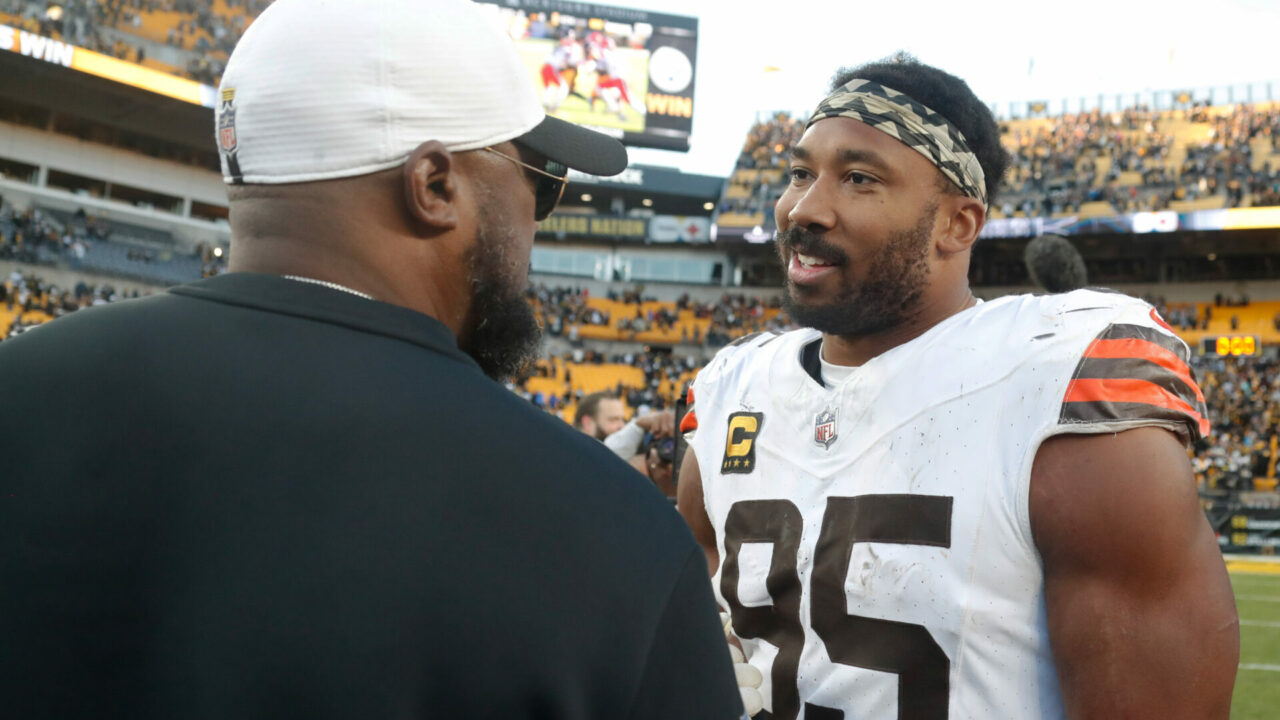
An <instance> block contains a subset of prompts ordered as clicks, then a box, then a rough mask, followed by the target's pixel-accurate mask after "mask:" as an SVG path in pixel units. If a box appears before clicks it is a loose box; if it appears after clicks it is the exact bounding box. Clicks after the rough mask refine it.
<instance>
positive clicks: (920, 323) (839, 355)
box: [822, 283, 978, 367]
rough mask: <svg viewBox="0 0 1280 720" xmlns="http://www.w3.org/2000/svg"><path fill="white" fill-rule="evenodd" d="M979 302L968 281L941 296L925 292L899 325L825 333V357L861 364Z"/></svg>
mask: <svg viewBox="0 0 1280 720" xmlns="http://www.w3.org/2000/svg"><path fill="white" fill-rule="evenodd" d="M976 304H978V300H977V298H975V297H974V296H973V292H972V291H970V289H969V285H968V283H964V284H961V285H958V286H957V287H956V288H955V289H954V290H949V291H948V292H946V293H945V294H943V295H941V296H935V297H930V296H927V295H926V296H925V297H924V298H922V299H921V302H920V305H919V306H918V307H917V308H916V312H915V313H914V314H913V315H911V317H910V318H909V319H908V320H907V321H906V322H903V323H901V324H899V325H897V326H895V327H892V328H890V329H888V330H885V331H883V332H879V333H873V334H870V335H856V336H845V335H831V334H829V333H823V334H822V359H823V360H826V361H827V362H829V363H831V364H832V365H846V366H853V367H856V366H859V365H863V364H865V363H866V362H867V361H869V360H871V359H873V358H875V357H877V356H879V355H881V354H883V353H886V352H888V351H890V350H892V349H894V348H896V347H898V346H899V345H903V344H906V343H908V342H911V341H912V340H915V339H916V338H918V337H920V336H921V335H923V334H925V333H926V332H928V331H929V329H930V328H932V327H933V326H935V325H937V324H938V323H940V322H942V321H943V320H946V319H947V318H949V317H951V316H952V315H955V314H956V313H959V312H962V311H964V310H967V309H969V308H971V307H973V306H974V305H976Z"/></svg>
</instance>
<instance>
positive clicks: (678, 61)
mask: <svg viewBox="0 0 1280 720" xmlns="http://www.w3.org/2000/svg"><path fill="white" fill-rule="evenodd" d="M649 81H650V82H652V83H653V84H654V87H657V88H658V89H659V90H661V91H662V92H665V93H672V94H675V93H678V92H683V91H684V89H685V88H687V87H689V83H691V82H693V63H692V62H690V61H689V56H688V55H685V54H684V53H682V52H680V51H679V50H677V49H675V48H673V47H670V46H664V47H660V48H658V49H657V50H654V51H653V56H652V57H650V58H649Z"/></svg>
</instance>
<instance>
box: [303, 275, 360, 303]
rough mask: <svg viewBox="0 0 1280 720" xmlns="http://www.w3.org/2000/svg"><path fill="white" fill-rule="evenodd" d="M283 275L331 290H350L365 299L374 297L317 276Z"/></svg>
mask: <svg viewBox="0 0 1280 720" xmlns="http://www.w3.org/2000/svg"><path fill="white" fill-rule="evenodd" d="M281 277H283V278H284V279H286V280H297V281H298V282H304V283H312V284H313V285H321V286H323V287H327V288H329V289H330V290H341V291H343V292H349V293H351V294H352V295H359V296H360V297H362V298H364V299H365V300H372V299H373V296H372V295H369V294H367V293H362V292H360V291H359V290H352V289H351V288H349V287H347V286H346V285H339V284H338V283H335V282H329V281H328V280H316V279H315V278H309V277H299V276H297V275H282V276H281Z"/></svg>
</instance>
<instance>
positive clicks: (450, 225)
mask: <svg viewBox="0 0 1280 720" xmlns="http://www.w3.org/2000/svg"><path fill="white" fill-rule="evenodd" d="M457 171H458V167H457V159H456V158H455V157H454V155H453V154H452V153H450V152H449V151H448V150H447V149H445V146H444V144H443V143H441V142H440V141H439V140H428V141H427V142H424V143H422V144H421V145H419V146H418V147H416V148H414V150H413V152H412V153H410V154H409V159H408V160H406V161H405V163H404V171H403V172H404V200H405V207H406V208H408V210H409V216H410V217H412V218H413V220H414V222H415V223H420V224H422V225H424V226H426V227H428V228H431V229H433V230H439V231H443V230H453V229H454V228H456V227H457V226H458V216H459V215H458V207H457V204H458V178H457Z"/></svg>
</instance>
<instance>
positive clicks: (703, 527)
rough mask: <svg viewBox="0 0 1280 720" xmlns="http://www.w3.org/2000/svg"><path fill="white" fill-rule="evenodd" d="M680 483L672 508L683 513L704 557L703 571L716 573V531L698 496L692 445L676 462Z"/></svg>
mask: <svg viewBox="0 0 1280 720" xmlns="http://www.w3.org/2000/svg"><path fill="white" fill-rule="evenodd" d="M679 477H680V482H679V483H677V485H676V510H679V511H680V514H681V515H683V516H684V521H685V522H686V523H688V524H689V529H690V530H692V531H693V539H694V540H697V541H698V544H699V545H701V546H702V552H703V553H704V554H706V556H707V571H708V573H709V574H711V575H715V574H716V568H718V567H720V551H719V550H718V549H716V531H715V528H713V527H712V526H711V518H710V517H708V516H707V506H706V503H704V502H703V499H702V471H701V470H699V469H698V458H697V457H696V456H695V455H694V453H693V448H688V449H686V450H685V453H684V461H683V462H682V463H680V476H679Z"/></svg>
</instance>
